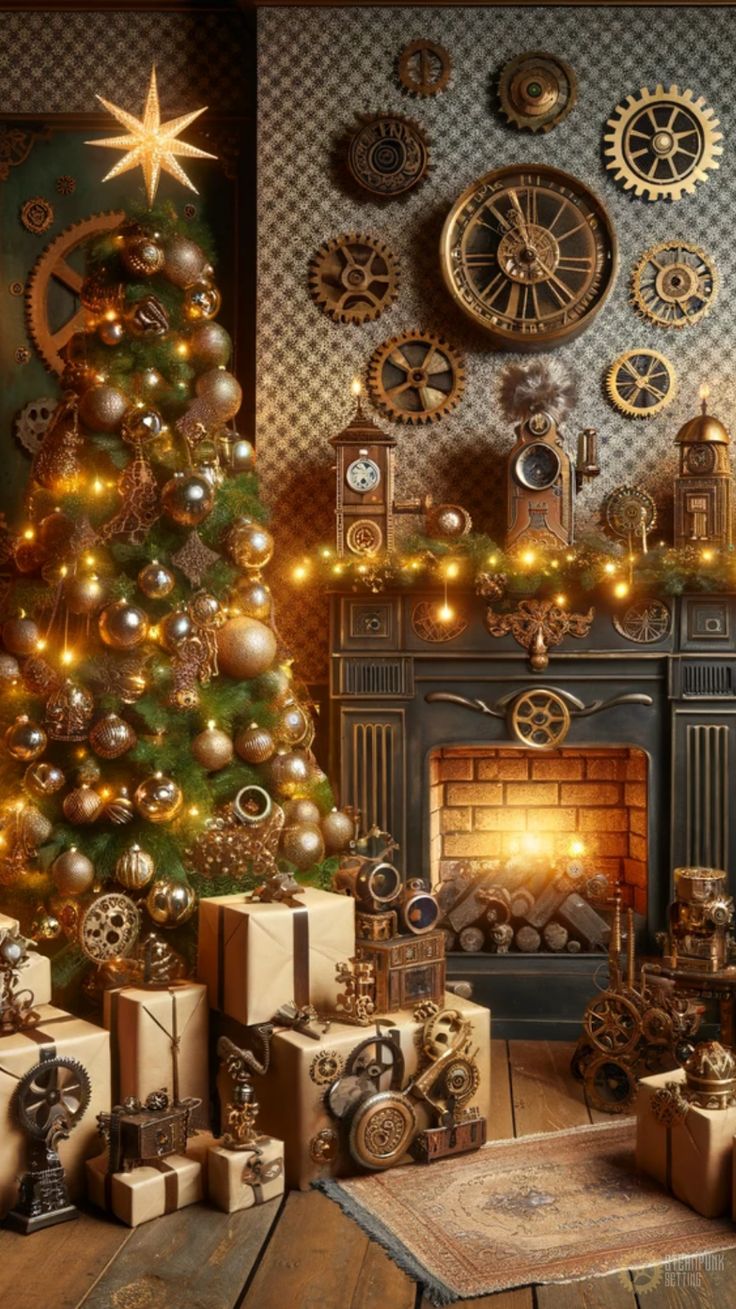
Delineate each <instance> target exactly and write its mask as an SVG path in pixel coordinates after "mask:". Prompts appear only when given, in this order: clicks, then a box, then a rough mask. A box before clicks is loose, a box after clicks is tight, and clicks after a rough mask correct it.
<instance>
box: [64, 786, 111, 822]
mask: <svg viewBox="0 0 736 1309" xmlns="http://www.w3.org/2000/svg"><path fill="white" fill-rule="evenodd" d="M61 807H62V809H63V810H64V817H65V818H66V819H68V821H69V822H70V823H94V822H95V820H96V819H97V818H99V816H100V814H101V813H102V810H103V808H104V801H103V799H102V796H100V795H98V794H97V792H96V791H94V790H93V789H92V787H91V786H89V785H86V784H84V785H82V786H78V787H76V788H75V789H74V790H73V791H70V792H69V794H68V795H65V796H64V800H63V802H62V806H61Z"/></svg>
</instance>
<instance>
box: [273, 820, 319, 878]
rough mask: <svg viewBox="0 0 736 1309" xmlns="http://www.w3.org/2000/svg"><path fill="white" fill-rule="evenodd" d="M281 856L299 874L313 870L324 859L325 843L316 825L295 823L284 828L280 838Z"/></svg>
mask: <svg viewBox="0 0 736 1309" xmlns="http://www.w3.org/2000/svg"><path fill="white" fill-rule="evenodd" d="M281 854H282V855H283V857H284V859H288V861H289V863H290V864H295V865H296V867H297V868H298V869H299V871H300V872H302V873H305V872H306V871H307V869H309V868H314V865H315V864H319V863H321V862H322V860H323V859H324V857H325V843H324V839H323V837H322V833H321V831H320V829H319V828H318V826H317V824H316V823H297V824H295V825H294V827H286V828H285V829H284V834H283V837H282V838H281Z"/></svg>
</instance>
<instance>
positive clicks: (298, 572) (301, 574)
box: [292, 564, 307, 582]
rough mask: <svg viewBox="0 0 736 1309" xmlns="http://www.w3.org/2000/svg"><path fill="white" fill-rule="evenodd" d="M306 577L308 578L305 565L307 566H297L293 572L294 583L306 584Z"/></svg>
mask: <svg viewBox="0 0 736 1309" xmlns="http://www.w3.org/2000/svg"><path fill="white" fill-rule="evenodd" d="M306 576H307V569H306V565H305V564H297V566H296V568H295V569H294V571H293V572H292V577H293V578H294V581H295V582H304V581H305V580H306Z"/></svg>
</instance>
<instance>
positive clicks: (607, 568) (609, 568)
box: [603, 559, 616, 576]
mask: <svg viewBox="0 0 736 1309" xmlns="http://www.w3.org/2000/svg"><path fill="white" fill-rule="evenodd" d="M603 571H604V573H608V574H609V576H610V575H611V573H615V571H616V565H615V564H614V563H612V562H611V560H610V559H609V560H608V563H606V564H604V565H603Z"/></svg>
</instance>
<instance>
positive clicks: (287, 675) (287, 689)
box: [262, 663, 294, 709]
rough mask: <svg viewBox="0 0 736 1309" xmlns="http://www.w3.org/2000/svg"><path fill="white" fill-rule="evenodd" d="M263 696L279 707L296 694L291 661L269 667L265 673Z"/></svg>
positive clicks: (275, 706)
mask: <svg viewBox="0 0 736 1309" xmlns="http://www.w3.org/2000/svg"><path fill="white" fill-rule="evenodd" d="M262 687H263V698H264V700H266V699H267V700H270V702H271V705H272V706H273V707H274V708H276V709H279V708H280V707H281V705H285V704H286V703H287V702H288V701H289V700H291V699H292V697H293V695H294V686H293V674H292V671H291V665H290V664H289V663H285V664H276V665H275V666H274V667H273V668H269V670H268V672H267V673H266V674H265V675H264V678H263V682H262Z"/></svg>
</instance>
